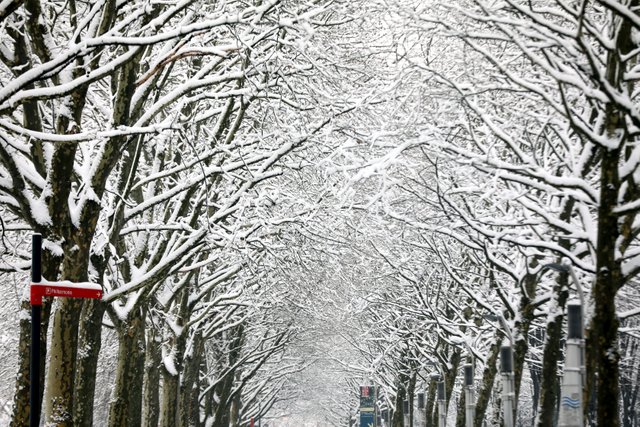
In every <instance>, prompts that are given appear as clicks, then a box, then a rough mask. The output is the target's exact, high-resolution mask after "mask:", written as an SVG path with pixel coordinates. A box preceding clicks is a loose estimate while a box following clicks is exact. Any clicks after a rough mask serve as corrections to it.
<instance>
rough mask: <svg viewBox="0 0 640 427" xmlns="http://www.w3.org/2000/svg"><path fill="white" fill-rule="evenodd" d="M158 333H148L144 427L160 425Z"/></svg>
mask: <svg viewBox="0 0 640 427" xmlns="http://www.w3.org/2000/svg"><path fill="white" fill-rule="evenodd" d="M157 334H158V332H157V331H154V330H153V329H152V330H149V331H147V344H146V348H145V363H144V392H143V403H142V426H143V427H157V426H158V425H160V423H159V421H160V393H159V391H160V367H161V365H162V357H161V354H160V340H159V338H158V337H157Z"/></svg>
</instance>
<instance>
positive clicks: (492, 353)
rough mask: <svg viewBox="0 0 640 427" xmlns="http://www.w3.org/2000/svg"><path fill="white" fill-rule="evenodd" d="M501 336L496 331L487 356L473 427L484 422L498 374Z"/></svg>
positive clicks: (478, 426) (477, 426)
mask: <svg viewBox="0 0 640 427" xmlns="http://www.w3.org/2000/svg"><path fill="white" fill-rule="evenodd" d="M502 337H503V334H502V332H500V331H496V337H495V341H494V343H493V344H492V345H491V348H490V349H489V355H488V356H487V361H486V364H485V367H484V372H483V374H482V386H481V388H480V391H479V393H478V400H477V401H476V418H475V420H474V422H473V425H474V427H482V423H483V422H484V416H485V413H486V412H487V407H488V406H489V399H490V398H491V391H492V390H493V383H494V381H495V378H496V373H497V372H498V366H497V362H498V355H499V354H500V343H501V342H502Z"/></svg>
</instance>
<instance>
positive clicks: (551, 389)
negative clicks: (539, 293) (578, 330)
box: [537, 274, 569, 427]
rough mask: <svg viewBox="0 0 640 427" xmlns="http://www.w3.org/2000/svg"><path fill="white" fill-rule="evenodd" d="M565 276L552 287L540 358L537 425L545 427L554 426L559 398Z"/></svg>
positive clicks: (566, 296)
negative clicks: (553, 303)
mask: <svg viewBox="0 0 640 427" xmlns="http://www.w3.org/2000/svg"><path fill="white" fill-rule="evenodd" d="M567 280H568V277H567V275H566V274H562V275H560V276H558V279H557V281H556V285H555V286H554V290H553V292H554V295H555V298H556V303H555V305H556V306H555V307H552V310H551V313H549V316H550V319H549V321H548V322H547V331H546V340H545V345H544V352H543V356H542V372H541V377H542V384H541V386H540V390H541V393H540V407H539V409H538V420H537V425H538V426H539V427H546V426H552V425H555V422H556V419H557V413H558V406H557V404H558V399H559V396H560V382H559V381H558V362H559V361H560V359H561V357H562V349H561V347H560V339H561V338H562V321H563V319H564V315H563V314H562V313H563V310H564V307H565V305H566V302H567V298H568V297H569V292H568V290H567V283H568V282H567Z"/></svg>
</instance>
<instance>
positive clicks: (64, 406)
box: [44, 298, 82, 427]
mask: <svg viewBox="0 0 640 427" xmlns="http://www.w3.org/2000/svg"><path fill="white" fill-rule="evenodd" d="M81 309H82V301H81V300H73V299H67V298H61V299H60V305H59V306H58V309H57V310H56V312H55V314H54V318H53V331H52V335H51V350H50V359H49V360H50V365H49V369H48V371H47V372H48V373H47V389H46V395H45V398H44V405H45V406H44V408H45V417H46V422H47V423H48V424H52V425H55V426H57V427H72V426H73V380H74V372H75V368H76V350H77V348H78V320H79V319H80V310H81Z"/></svg>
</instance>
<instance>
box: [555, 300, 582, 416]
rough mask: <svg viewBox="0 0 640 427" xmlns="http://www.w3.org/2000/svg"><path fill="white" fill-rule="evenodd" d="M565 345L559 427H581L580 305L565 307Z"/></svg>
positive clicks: (572, 304) (570, 304) (571, 304)
mask: <svg viewBox="0 0 640 427" xmlns="http://www.w3.org/2000/svg"><path fill="white" fill-rule="evenodd" d="M567 323H568V333H567V343H566V346H567V347H566V358H565V361H564V372H563V375H562V385H561V386H560V416H559V424H558V425H559V426H560V427H582V425H583V422H582V419H583V416H582V414H583V411H582V406H583V405H582V384H583V380H582V374H583V371H584V360H583V327H582V305H580V304H578V303H569V304H568V305H567Z"/></svg>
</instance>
